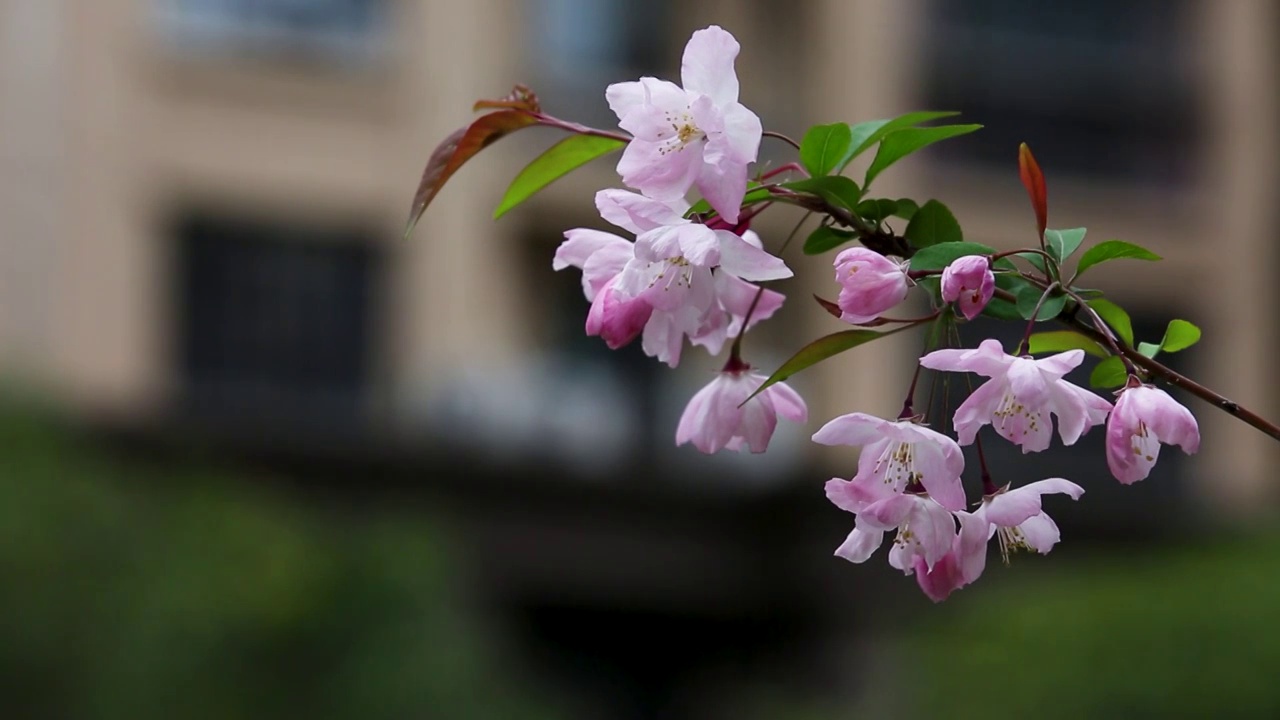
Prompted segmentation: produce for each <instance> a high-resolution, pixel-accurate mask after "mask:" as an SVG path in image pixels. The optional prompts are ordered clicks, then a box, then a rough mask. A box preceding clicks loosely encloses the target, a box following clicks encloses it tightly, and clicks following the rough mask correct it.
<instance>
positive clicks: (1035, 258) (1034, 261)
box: [1015, 252, 1048, 273]
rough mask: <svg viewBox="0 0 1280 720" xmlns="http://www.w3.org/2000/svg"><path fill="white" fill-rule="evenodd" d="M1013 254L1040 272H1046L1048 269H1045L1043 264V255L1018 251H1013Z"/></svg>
mask: <svg viewBox="0 0 1280 720" xmlns="http://www.w3.org/2000/svg"><path fill="white" fill-rule="evenodd" d="M1015 255H1017V256H1018V257H1020V258H1022V259H1023V260H1026V261H1027V262H1029V263H1031V267H1034V268H1035V269H1037V270H1039V271H1040V272H1042V273H1047V272H1048V270H1046V269H1045V266H1044V256H1043V255H1041V254H1040V253H1033V252H1020V253H1015Z"/></svg>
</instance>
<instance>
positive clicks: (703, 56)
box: [605, 25, 763, 223]
mask: <svg viewBox="0 0 1280 720" xmlns="http://www.w3.org/2000/svg"><path fill="white" fill-rule="evenodd" d="M739 49H740V48H739V45H738V41H737V40H735V39H734V38H733V35H730V34H729V33H728V32H727V31H725V30H724V29H722V28H720V27H719V26H716V25H712V26H711V27H708V28H705V29H702V30H698V31H697V32H695V33H694V34H693V36H692V37H691V38H689V43H688V44H687V45H686V46H685V49H684V60H683V62H682V64H681V71H680V74H681V82H682V83H683V84H684V87H680V86H678V85H676V84H675V83H672V82H668V81H666V80H658V79H657V78H652V77H642V78H640V80H639V81H632V82H623V83H615V84H613V85H610V86H609V87H608V88H607V89H606V90H605V98H606V99H607V100H608V101H609V108H610V109H611V110H613V112H614V113H615V114H616V115H617V116H618V124H619V125H620V126H621V127H622V129H624V130H626V131H627V132H629V133H631V134H632V136H633V139H632V140H631V142H629V143H628V144H627V147H626V150H624V151H623V153H622V159H621V160H620V161H619V162H618V173H619V174H620V175H622V182H624V183H626V184H627V185H628V186H630V187H633V188H636V189H637V190H639V191H640V192H642V193H644V194H645V195H648V196H649V197H653V198H657V199H660V200H678V199H681V198H683V197H684V195H685V193H687V192H688V191H689V188H690V187H692V186H694V185H696V186H697V188H698V192H700V193H702V196H703V197H704V198H706V199H707V202H708V203H710V204H711V207H712V208H714V209H715V211H716V212H717V213H719V214H720V216H721V217H723V218H724V219H725V220H726V221H727V222H730V223H736V222H737V220H738V212H739V210H740V206H741V205H742V198H743V196H744V195H745V194H746V192H747V165H749V164H750V163H752V162H755V160H756V155H757V153H758V151H759V149H760V138H761V137H762V133H763V128H762V127H761V125H760V118H759V117H757V116H756V114H755V113H753V112H751V111H750V110H748V109H747V108H746V107H744V106H743V105H742V104H741V103H739V102H738V76H737V74H736V73H735V71H734V67H733V63H734V59H735V58H737V56H738V51H739Z"/></svg>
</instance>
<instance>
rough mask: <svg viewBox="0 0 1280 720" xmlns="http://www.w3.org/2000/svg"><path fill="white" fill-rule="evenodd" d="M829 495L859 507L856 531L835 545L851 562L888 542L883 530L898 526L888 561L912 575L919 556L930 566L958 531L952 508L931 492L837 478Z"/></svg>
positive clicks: (837, 501)
mask: <svg viewBox="0 0 1280 720" xmlns="http://www.w3.org/2000/svg"><path fill="white" fill-rule="evenodd" d="M826 491H827V499H828V500H830V501H831V502H832V503H833V504H835V506H836V507H838V508H840V509H841V510H845V511H848V512H851V513H854V515H855V516H856V517H855V520H854V526H853V531H852V532H850V533H849V536H848V537H847V538H845V541H844V542H843V543H841V545H840V547H838V548H836V552H835V554H836V556H837V557H841V558H844V559H845V560H848V561H849V562H852V563H862V562H866V560H867V559H868V558H870V557H871V555H872V554H873V553H874V552H875V551H876V549H877V548H879V547H880V545H882V544H883V543H884V534H885V533H886V532H889V531H896V533H897V534H896V535H895V536H894V541H893V547H892V548H891V549H890V550H889V565H891V566H892V567H894V568H897V569H898V570H901V571H902V572H903V573H905V574H907V575H910V574H911V573H913V572H915V570H916V560H917V559H919V560H920V561H922V562H923V565H924V567H925V568H926V570H927V569H929V568H932V567H934V566H935V564H936V563H937V562H938V561H939V560H941V559H942V558H943V556H945V555H946V554H947V552H948V551H949V550H950V549H951V545H952V538H953V537H954V536H955V531H956V524H955V520H954V519H952V517H951V513H950V512H949V511H948V510H947V509H946V508H944V507H942V506H941V505H939V504H938V503H937V502H935V501H934V500H933V499H931V498H930V497H929V496H928V495H922V494H916V493H897V492H893V491H892V490H891V489H889V488H887V487H885V486H883V485H881V486H877V487H872V488H869V489H868V488H864V487H860V486H859V485H858V482H857V480H856V479H855V480H852V481H850V480H841V479H840V478H832V479H831V480H828V481H827V485H826Z"/></svg>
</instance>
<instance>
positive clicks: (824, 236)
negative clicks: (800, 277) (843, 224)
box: [804, 226, 854, 255]
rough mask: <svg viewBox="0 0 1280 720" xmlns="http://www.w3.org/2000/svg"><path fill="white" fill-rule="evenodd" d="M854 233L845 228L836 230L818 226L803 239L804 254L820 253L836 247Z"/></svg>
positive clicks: (848, 239) (845, 241) (851, 237)
mask: <svg viewBox="0 0 1280 720" xmlns="http://www.w3.org/2000/svg"><path fill="white" fill-rule="evenodd" d="M853 236H854V233H852V232H849V231H847V230H837V229H835V228H831V227H825V226H824V227H820V228H818V229H817V230H814V231H813V232H811V233H809V237H808V238H806V239H805V241H804V254H805V255H821V254H822V253H824V252H826V251H828V250H832V249H834V248H838V247H840V246H841V245H843V244H845V243H847V242H849V241H850V240H852V239H853Z"/></svg>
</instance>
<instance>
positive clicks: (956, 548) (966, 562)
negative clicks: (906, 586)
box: [913, 510, 991, 602]
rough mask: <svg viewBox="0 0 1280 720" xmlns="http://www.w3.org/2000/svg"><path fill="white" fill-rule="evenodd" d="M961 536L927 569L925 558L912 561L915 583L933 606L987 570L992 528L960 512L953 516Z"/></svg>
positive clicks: (982, 521)
mask: <svg viewBox="0 0 1280 720" xmlns="http://www.w3.org/2000/svg"><path fill="white" fill-rule="evenodd" d="M955 516H956V518H958V519H959V520H960V532H958V533H956V536H955V537H954V538H952V540H951V549H950V550H948V551H947V554H946V555H943V556H942V558H941V559H939V560H938V562H936V563H934V565H933V567H932V568H930V567H929V566H928V564H927V563H925V561H924V558H922V557H920V556H916V558H915V566H914V568H913V569H914V571H915V576H916V583H917V584H918V585H919V586H920V589H921V590H923V591H924V594H925V595H927V596H929V599H930V600H932V601H934V602H942V601H943V600H946V599H947V598H948V597H950V595H951V593H953V592H955V591H956V590H959V589H960V588H962V587H964V586H965V585H968V584H969V583H972V582H973V581H975V580H977V579H978V578H979V577H980V576H981V575H982V571H983V570H985V569H986V567H987V541H988V540H989V539H990V536H991V530H990V528H991V524H990V523H989V522H987V521H986V520H985V519H983V518H982V517H981V516H979V515H976V514H974V513H967V512H964V511H963V510H962V511H960V512H958V513H956V514H955Z"/></svg>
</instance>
